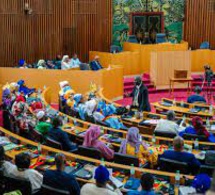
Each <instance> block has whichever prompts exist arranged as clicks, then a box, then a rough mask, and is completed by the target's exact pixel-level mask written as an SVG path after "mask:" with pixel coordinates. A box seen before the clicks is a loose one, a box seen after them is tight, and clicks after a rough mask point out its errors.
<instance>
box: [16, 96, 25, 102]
mask: <svg viewBox="0 0 215 195" xmlns="http://www.w3.org/2000/svg"><path fill="white" fill-rule="evenodd" d="M16 102H26V100H25V98H24V97H23V96H22V95H19V96H17V97H16Z"/></svg>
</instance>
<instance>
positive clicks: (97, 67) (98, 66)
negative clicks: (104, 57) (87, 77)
mask: <svg viewBox="0 0 215 195" xmlns="http://www.w3.org/2000/svg"><path fill="white" fill-rule="evenodd" d="M90 68H91V70H93V71H97V70H100V69H103V67H102V65H101V64H100V62H99V56H95V58H94V60H93V61H92V62H90Z"/></svg>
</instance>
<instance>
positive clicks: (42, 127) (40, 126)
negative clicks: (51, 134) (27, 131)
mask: <svg viewBox="0 0 215 195" xmlns="http://www.w3.org/2000/svg"><path fill="white" fill-rule="evenodd" d="M37 119H38V120H39V121H38V123H37V125H36V128H35V129H36V130H37V131H39V132H40V133H42V134H43V135H47V133H48V131H49V129H50V128H51V124H50V123H47V122H46V117H45V112H44V111H39V112H38V113H37Z"/></svg>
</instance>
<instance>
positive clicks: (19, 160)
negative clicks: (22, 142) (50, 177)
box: [9, 153, 43, 192]
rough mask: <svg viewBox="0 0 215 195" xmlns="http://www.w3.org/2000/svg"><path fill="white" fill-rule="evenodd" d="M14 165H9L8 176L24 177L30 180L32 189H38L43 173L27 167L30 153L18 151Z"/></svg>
mask: <svg viewBox="0 0 215 195" xmlns="http://www.w3.org/2000/svg"><path fill="white" fill-rule="evenodd" d="M15 164H16V166H15V165H13V167H11V170H10V174H9V176H12V177H16V178H20V179H26V180H29V181H30V182H31V187H32V191H33V192H34V191H38V190H39V189H40V188H41V186H42V183H43V175H41V174H40V173H39V172H38V171H36V170H34V169H29V167H30V164H31V158H30V155H29V154H27V153H20V154H18V155H16V156H15Z"/></svg>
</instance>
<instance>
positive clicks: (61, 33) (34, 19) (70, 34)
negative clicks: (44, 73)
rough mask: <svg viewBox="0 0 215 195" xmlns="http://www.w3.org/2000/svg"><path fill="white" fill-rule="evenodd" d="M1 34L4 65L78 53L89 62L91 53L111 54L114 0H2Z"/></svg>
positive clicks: (0, 45)
mask: <svg viewBox="0 0 215 195" xmlns="http://www.w3.org/2000/svg"><path fill="white" fill-rule="evenodd" d="M25 3H29V5H30V8H32V10H33V12H32V14H31V15H25V14H24V4H25ZM0 31H1V36H0V50H1V52H0V60H1V64H0V66H13V65H14V64H16V62H17V61H18V60H19V59H21V58H25V59H26V60H27V61H28V62H30V63H32V62H35V61H37V60H38V59H44V58H49V59H50V58H54V57H55V56H56V54H69V55H72V53H74V52H77V53H78V55H79V57H80V58H81V60H82V61H88V53H89V51H90V50H94V51H95V50H99V51H109V47H110V44H111V36H112V0H25V1H24V0H0Z"/></svg>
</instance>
